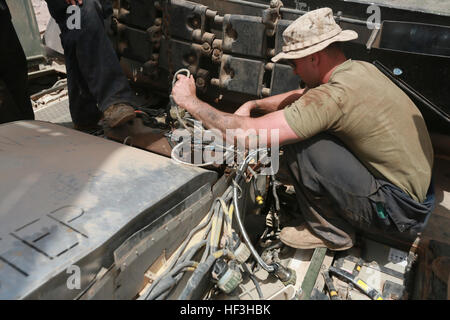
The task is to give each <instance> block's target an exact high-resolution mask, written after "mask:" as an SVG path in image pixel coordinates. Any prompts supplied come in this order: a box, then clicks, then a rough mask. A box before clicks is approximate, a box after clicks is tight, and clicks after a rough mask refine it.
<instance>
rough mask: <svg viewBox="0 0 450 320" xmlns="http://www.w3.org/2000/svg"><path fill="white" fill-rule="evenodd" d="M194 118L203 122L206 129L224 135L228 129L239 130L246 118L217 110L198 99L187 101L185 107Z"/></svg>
mask: <svg viewBox="0 0 450 320" xmlns="http://www.w3.org/2000/svg"><path fill="white" fill-rule="evenodd" d="M182 107H184V108H185V109H186V110H187V111H188V112H189V113H190V114H191V115H192V116H193V117H194V118H196V119H197V120H200V121H202V124H203V126H204V127H206V128H208V129H213V128H214V129H218V130H220V131H221V132H222V134H225V133H226V130H227V129H237V128H240V126H241V125H242V123H241V121H240V120H241V119H242V118H244V117H241V116H238V115H234V114H231V113H226V112H222V111H219V110H217V109H216V108H214V107H212V106H210V105H209V104H208V103H206V102H204V101H201V100H200V99H198V98H192V99H189V100H188V101H186V102H185V103H184V104H183V106H182Z"/></svg>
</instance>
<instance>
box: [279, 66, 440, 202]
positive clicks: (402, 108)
mask: <svg viewBox="0 0 450 320" xmlns="http://www.w3.org/2000/svg"><path fill="white" fill-rule="evenodd" d="M284 116H285V118H286V121H287V123H288V124H289V126H290V127H291V128H292V130H294V132H295V133H296V134H297V135H298V136H299V137H300V138H303V139H307V138H309V137H312V136H314V135H315V134H317V133H320V132H323V131H327V132H329V133H331V134H333V135H335V136H336V137H338V138H339V139H341V140H342V141H343V142H344V143H345V145H346V146H347V147H348V148H349V150H350V151H352V152H353V154H355V155H356V156H357V157H358V159H359V160H360V161H361V162H362V163H363V164H364V165H365V166H366V167H367V168H368V170H369V171H370V172H371V173H372V174H373V175H374V176H375V177H377V178H381V179H385V180H387V181H389V182H391V183H393V184H394V185H396V186H398V187H399V188H401V189H402V190H403V191H405V192H406V193H408V194H409V195H410V196H411V197H412V198H413V199H414V200H416V201H419V202H423V201H424V200H425V198H426V193H427V190H428V186H429V184H430V179H431V170H432V166H433V149H432V145H431V141H430V136H429V134H428V131H427V127H426V125H425V122H424V120H423V117H422V115H421V113H420V111H419V110H418V109H417V107H416V106H415V105H414V103H413V102H412V101H411V99H409V97H408V96H407V95H406V94H405V93H404V92H403V91H402V90H401V89H399V88H398V87H397V86H396V85H395V84H394V83H393V82H392V81H390V80H389V79H388V78H387V77H386V76H385V75H383V74H382V73H381V72H380V71H379V70H378V69H377V68H376V67H375V66H373V65H372V64H370V63H367V62H363V61H356V60H347V61H345V62H344V63H342V64H340V65H339V66H338V67H337V68H336V69H335V70H334V71H333V73H332V75H331V77H330V80H329V82H328V83H326V84H322V85H321V86H319V87H316V88H314V89H310V90H309V91H308V92H307V93H306V94H305V95H303V96H302V97H301V98H300V99H298V100H297V101H295V102H294V103H292V104H291V105H289V106H287V107H286V108H285V109H284Z"/></svg>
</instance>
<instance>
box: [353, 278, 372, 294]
mask: <svg viewBox="0 0 450 320" xmlns="http://www.w3.org/2000/svg"><path fill="white" fill-rule="evenodd" d="M356 283H357V284H358V285H359V286H360V287H361V288H362V289H364V291H369V287H368V286H367V284H366V283H365V282H364V281H362V280H361V279H358V281H356Z"/></svg>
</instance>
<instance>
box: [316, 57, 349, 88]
mask: <svg viewBox="0 0 450 320" xmlns="http://www.w3.org/2000/svg"><path fill="white" fill-rule="evenodd" d="M345 61H347V58H346V57H344V56H343V57H339V59H336V60H334V61H333V62H332V63H330V65H329V66H328V67H327V68H326V71H325V74H324V75H323V77H322V84H325V83H328V81H330V78H331V75H332V74H333V71H334V70H336V68H337V67H338V66H339V65H341V64H342V63H344V62H345Z"/></svg>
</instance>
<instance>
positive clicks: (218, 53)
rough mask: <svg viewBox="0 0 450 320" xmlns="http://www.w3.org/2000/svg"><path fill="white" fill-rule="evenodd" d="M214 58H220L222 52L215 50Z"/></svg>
mask: <svg viewBox="0 0 450 320" xmlns="http://www.w3.org/2000/svg"><path fill="white" fill-rule="evenodd" d="M213 56H214V57H220V50H219V49H214V50H213Z"/></svg>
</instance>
